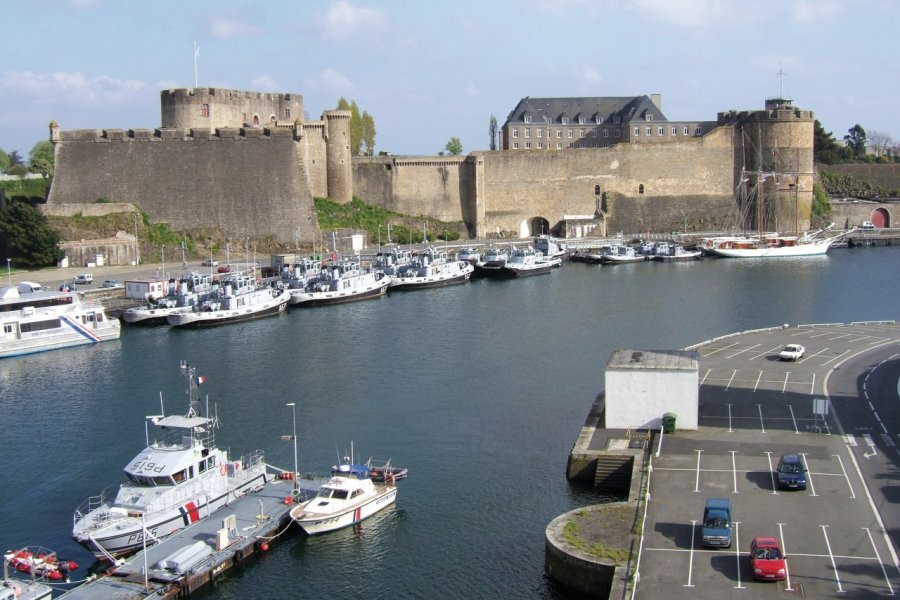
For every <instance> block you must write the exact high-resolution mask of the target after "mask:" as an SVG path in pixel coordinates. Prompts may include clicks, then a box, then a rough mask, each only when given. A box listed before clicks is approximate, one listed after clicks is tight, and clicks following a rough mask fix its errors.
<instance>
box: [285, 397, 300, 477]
mask: <svg viewBox="0 0 900 600" xmlns="http://www.w3.org/2000/svg"><path fill="white" fill-rule="evenodd" d="M285 406H290V407H291V420H292V421H293V423H294V435H292V436H291V438H293V440H294V477H293V481H294V489H295V490H296V489H298V488H299V487H300V482H299V481H297V478H298V477H300V466H299V460H298V458H297V408H296V405H295V404H294V403H293V402H288V403H287V404H286V405H285Z"/></svg>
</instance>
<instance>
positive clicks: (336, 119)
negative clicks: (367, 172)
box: [322, 110, 353, 203]
mask: <svg viewBox="0 0 900 600" xmlns="http://www.w3.org/2000/svg"><path fill="white" fill-rule="evenodd" d="M322 118H323V119H324V121H325V156H326V158H327V160H326V162H327V180H328V197H329V198H331V199H332V200H334V201H335V202H340V203H346V202H350V201H351V200H352V199H353V167H352V165H351V162H350V156H351V155H350V111H349V110H329V111H325V112H324V113H322Z"/></svg>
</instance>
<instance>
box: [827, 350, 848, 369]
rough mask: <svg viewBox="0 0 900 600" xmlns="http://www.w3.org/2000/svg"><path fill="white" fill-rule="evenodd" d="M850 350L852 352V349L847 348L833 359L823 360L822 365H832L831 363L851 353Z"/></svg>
mask: <svg viewBox="0 0 900 600" xmlns="http://www.w3.org/2000/svg"><path fill="white" fill-rule="evenodd" d="M850 352H852V350H845V351H843V352H841V353H840V354H838V355H837V356H835V357H834V358H832V359H831V360H826V361H825V362H823V363H822V366H823V367H826V366H828V365H830V364H831V363H833V362H835V361H837V360H838V359H840V358H842V357H843V356H845V355H847V354H850Z"/></svg>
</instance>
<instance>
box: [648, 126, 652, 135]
mask: <svg viewBox="0 0 900 600" xmlns="http://www.w3.org/2000/svg"><path fill="white" fill-rule="evenodd" d="M647 135H653V128H652V127H648V128H647Z"/></svg>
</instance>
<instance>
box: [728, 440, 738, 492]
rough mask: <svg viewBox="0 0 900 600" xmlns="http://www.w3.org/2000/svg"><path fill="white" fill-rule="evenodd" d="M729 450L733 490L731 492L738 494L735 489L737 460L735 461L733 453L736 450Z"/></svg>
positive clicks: (735, 452)
mask: <svg viewBox="0 0 900 600" xmlns="http://www.w3.org/2000/svg"><path fill="white" fill-rule="evenodd" d="M729 452H731V471H732V473H734V491H733V492H732V493H733V494H739V493H740V492H738V489H737V461H735V458H734V455H735V454H737V450H729Z"/></svg>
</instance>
